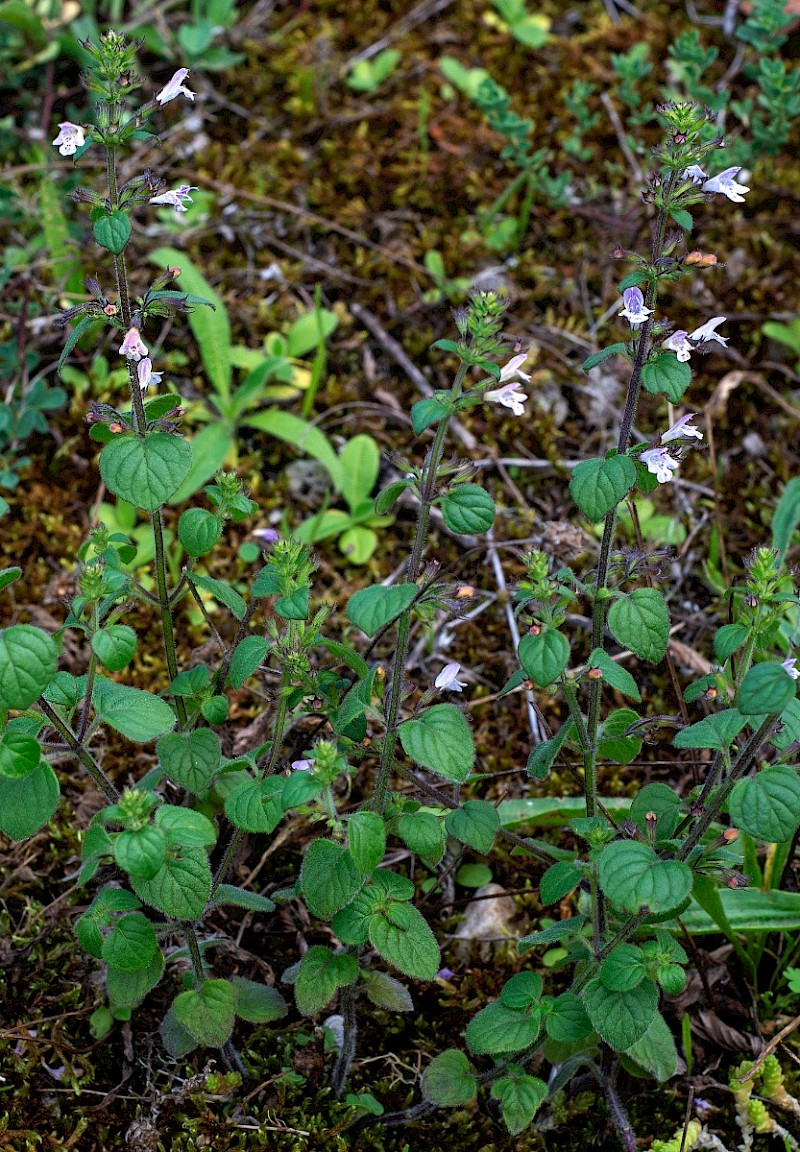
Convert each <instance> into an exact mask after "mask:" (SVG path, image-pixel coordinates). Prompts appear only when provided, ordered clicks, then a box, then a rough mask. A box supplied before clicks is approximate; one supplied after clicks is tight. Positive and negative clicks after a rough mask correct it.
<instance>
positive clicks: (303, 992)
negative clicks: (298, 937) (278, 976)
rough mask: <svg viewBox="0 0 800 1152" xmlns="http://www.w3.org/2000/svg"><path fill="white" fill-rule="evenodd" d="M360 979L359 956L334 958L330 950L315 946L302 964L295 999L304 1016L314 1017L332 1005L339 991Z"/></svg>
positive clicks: (295, 986) (345, 954)
mask: <svg viewBox="0 0 800 1152" xmlns="http://www.w3.org/2000/svg"><path fill="white" fill-rule="evenodd" d="M357 978H358V964H357V962H356V958H355V956H350V955H348V954H347V953H340V954H339V955H338V956H337V955H334V953H333V952H331V950H330V949H329V948H323V947H322V946H321V945H319V944H315V945H313V946H312V947H311V948H309V949H308V951H307V952H306V953H305V955H304V956H303V959H302V960H301V961H300V968H299V970H298V973H297V980H296V981H295V985H294V997H295V1001H296V1003H297V1010H298V1012H300V1014H301V1015H302V1016H314V1015H315V1014H316V1013H317V1012H321V1011H322V1009H323V1008H324V1007H325V1005H326V1004H329V1003H330V1001H331V1000H332V999H333V997H334V996H335V995H336V992H337V991H338V989H339V988H345V987H346V986H347V985H348V984H352V983H353V981H354V980H356V979H357Z"/></svg>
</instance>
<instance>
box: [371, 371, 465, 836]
mask: <svg viewBox="0 0 800 1152" xmlns="http://www.w3.org/2000/svg"><path fill="white" fill-rule="evenodd" d="M467 367H468V366H467V365H466V364H460V365H459V368H458V372H457V373H456V377H455V380H454V381H453V387H452V389H451V392H450V395H451V397H452V399H454V400H455V399H457V398H458V396H460V394H461V385H462V384H463V382H464V377H465V376H466V374H467ZM449 424H450V413H448V414H447V415H446V416H444V417H443V418H442V419H441V420H440V422H439V424H438V426H437V428H436V435H435V436H434V439H433V444H432V445H431V450H430V452H429V453H428V456H427V458H426V460H425V464H424V465H423V469H422V484H421V488H420V505H419V513H418V515H417V526H416V530H415V532H414V543H413V545H412V548H411V555H410V556H409V558H408V565H407V567H406V578H407V579H408V581H409V583H411V584H413V583H415V582H416V581H417V579H418V577H419V574H420V569H421V568H422V559H423V556H424V554H425V546H426V544H427V543H428V525H429V523H430V514H431V507H432V505H433V498H434V495H435V492H436V480H437V478H438V475H439V465H440V464H441V461H442V454H443V452H444V441H445V437H446V435H447V429H448V426H449ZM411 612H412V609H411V607H409V608H407V609H406V610H405V612H402V613H401V614H400V618H399V619H398V621H397V642H396V646H395V653H394V660H393V662H392V680H391V684H390V685H389V704H388V707H387V709H386V732H385V735H384V738H383V746H382V748H381V761H380V766H379V768H378V778H377V780H376V782H375V792H374V794H373V797H372V809H373V811H375V812H377V813H378V814H379V815H381V816H382V815H383V813H384V812H385V811H386V805H387V802H388V799H389V777H390V775H391V771H392V764H393V763H394V753H395V748H396V747H397V720H398V717H399V715H400V704H401V702H402V699H403V673H404V670H405V666H406V660H407V658H408V638H409V635H410V633H411Z"/></svg>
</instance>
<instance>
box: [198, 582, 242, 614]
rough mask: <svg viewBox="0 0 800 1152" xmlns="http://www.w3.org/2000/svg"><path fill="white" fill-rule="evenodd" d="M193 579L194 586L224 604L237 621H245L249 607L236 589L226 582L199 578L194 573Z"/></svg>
mask: <svg viewBox="0 0 800 1152" xmlns="http://www.w3.org/2000/svg"><path fill="white" fill-rule="evenodd" d="M191 578H192V583H193V584H196V585H197V587H198V588H202V589H203V591H204V592H210V593H211V595H212V596H213V597H214V599H215V600H219V602H220V604H224V605H225V607H226V608H227V609H228V611H229V612H231V613H233V615H234V616H235V617H236V619H237V620H243V619H244V614H245V612H246V611H247V605H246V604H245V602H244V599H243V598H242V597H241V596H240V595H239V593H238V592H237V591H236V589H235V588H231V586H230V584H226V583H225V581H224V580H215V579H214V578H213V577H212V576H198V575H197V573H196V572H193V573H192V577H191Z"/></svg>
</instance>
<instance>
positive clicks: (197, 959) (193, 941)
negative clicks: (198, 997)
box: [181, 920, 206, 987]
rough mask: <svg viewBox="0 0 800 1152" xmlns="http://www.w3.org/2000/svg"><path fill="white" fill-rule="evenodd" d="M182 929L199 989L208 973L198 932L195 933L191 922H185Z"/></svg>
mask: <svg viewBox="0 0 800 1152" xmlns="http://www.w3.org/2000/svg"><path fill="white" fill-rule="evenodd" d="M181 927H182V928H183V934H184V936H185V937H186V944H187V946H188V948H189V956H190V958H191V961H192V975H193V976H194V982H195V984H197V985H198V987H199V986H200V985H201V984H202V983H203V981H204V980H205V978H206V972H205V965H204V964H203V956H202V954H201V952H200V945H199V944H198V942H197V932H196V931H195V927H194V924H192V922H191V921H190V920H183V921H182V922H181Z"/></svg>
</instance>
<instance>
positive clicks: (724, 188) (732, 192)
mask: <svg viewBox="0 0 800 1152" xmlns="http://www.w3.org/2000/svg"><path fill="white" fill-rule="evenodd" d="M740 172H741V168H726V169H725V171H724V172H720V174H719V175H718V176H711V177H709V176H708V173H707V172H704V171H703V169H702V168H701V167H700V165H699V164H690V165H689V167H688V168H685V169H684V172H683V175H684V176H685V178H686V179H687V180H691V181H692V183H693V184H702V185H703V191H704V192H718V193H719V194H720V196H727V197H728V199H729V200H732V201H733V202H734V203H735V204H744V197H745V193H747V192H749V191H750V188H749V186H748V185H747V184H737V182H736V180H735V179H734V177H736V176H738V175H739V173H740Z"/></svg>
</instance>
